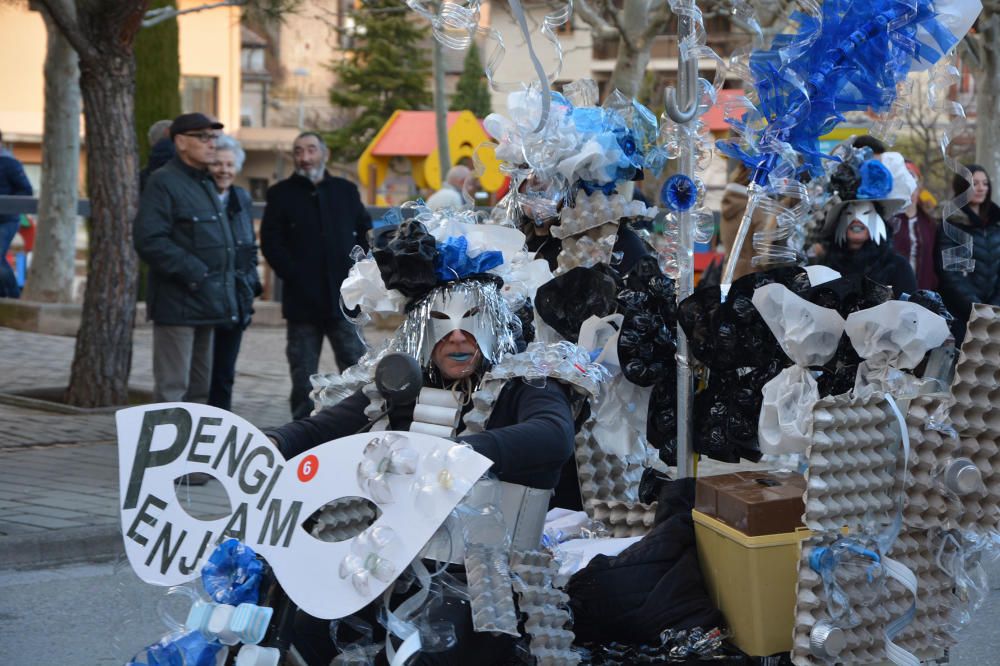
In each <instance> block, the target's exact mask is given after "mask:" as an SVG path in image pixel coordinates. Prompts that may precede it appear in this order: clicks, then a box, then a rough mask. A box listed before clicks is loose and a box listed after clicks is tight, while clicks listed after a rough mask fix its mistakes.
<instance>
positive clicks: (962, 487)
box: [945, 458, 983, 495]
mask: <svg viewBox="0 0 1000 666" xmlns="http://www.w3.org/2000/svg"><path fill="white" fill-rule="evenodd" d="M982 482H983V475H982V473H981V472H980V471H979V468H978V467H976V465H975V463H973V462H972V461H971V460H969V459H968V458H959V459H958V460H955V461H954V462H952V463H951V464H950V465H948V469H947V471H946V472H945V486H946V487H947V488H948V490H950V491H951V492H953V493H955V494H956V495H967V494H969V493H971V492H973V491H975V490H976V488H978V487H979V486H980V484H982Z"/></svg>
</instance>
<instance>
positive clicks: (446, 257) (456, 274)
mask: <svg viewBox="0 0 1000 666" xmlns="http://www.w3.org/2000/svg"><path fill="white" fill-rule="evenodd" d="M437 249H438V253H437V257H435V259H434V272H435V273H436V274H437V276H438V277H439V278H440V279H442V280H455V279H458V278H464V277H468V276H469V275H475V274H477V273H485V272H486V271H488V270H490V269H491V268H496V267H497V266H499V265H500V264H502V263H503V253H502V252H500V251H499V250H487V251H485V252H481V253H479V254H478V255H477V256H475V257H470V256H469V241H468V239H467V238H466V237H465V236H449V237H448V238H447V239H445V241H444V242H443V243H439V244H438V246H437Z"/></svg>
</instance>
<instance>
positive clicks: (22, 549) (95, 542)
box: [0, 524, 123, 569]
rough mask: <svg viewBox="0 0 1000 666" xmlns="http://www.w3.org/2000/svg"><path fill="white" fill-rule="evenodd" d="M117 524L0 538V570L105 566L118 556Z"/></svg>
mask: <svg viewBox="0 0 1000 666" xmlns="http://www.w3.org/2000/svg"><path fill="white" fill-rule="evenodd" d="M122 550H123V548H122V537H121V529H120V526H119V525H117V524H108V525H88V526H86V527H70V528H66V529H61V530H50V531H46V532H37V533H33V534H24V535H18V536H5V537H0V569H43V568H48V567H52V566H57V565H62V564H76V563H80V562H105V561H108V560H112V559H114V558H115V556H116V555H118V554H119V553H121V552H122Z"/></svg>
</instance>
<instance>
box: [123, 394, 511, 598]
mask: <svg viewBox="0 0 1000 666" xmlns="http://www.w3.org/2000/svg"><path fill="white" fill-rule="evenodd" d="M116 419H117V426H118V467H119V470H118V472H119V479H120V488H121V498H120V509H121V524H122V535H123V538H124V541H125V552H126V554H127V555H128V559H129V563H130V564H131V565H132V568H133V569H134V570H135V572H136V573H137V574H138V575H139V577H140V578H142V579H143V580H144V581H146V582H148V583H153V584H156V585H176V584H179V583H183V582H185V581H188V580H191V579H193V578H195V577H197V576H198V575H199V574H200V571H201V567H202V565H203V564H204V563H205V562H206V561H207V559H208V557H209V556H210V555H211V553H212V551H213V550H214V549H215V546H216V545H217V544H218V543H220V542H222V541H224V540H225V539H228V538H236V539H239V540H240V541H242V542H243V543H245V544H246V545H247V546H249V547H250V548H252V549H253V550H254V551H255V552H257V553H259V554H261V555H262V556H264V557H265V558H266V559H267V561H268V563H269V564H270V565H271V566H272V567H273V569H274V572H275V575H276V576H277V578H278V581H279V582H280V583H281V585H282V587H283V588H284V590H285V592H287V594H288V596H289V597H290V598H291V600H292V601H293V602H295V603H296V604H297V605H298V606H299V607H300V608H302V610H304V611H306V612H307V613H309V614H310V615H313V616H315V617H320V618H339V617H344V616H346V615H350V614H351V613H354V612H356V611H358V610H360V609H361V608H362V607H364V606H365V605H366V604H368V603H369V602H370V601H372V600H373V599H375V598H376V597H377V596H378V595H379V594H381V592H382V591H384V589H385V588H386V587H388V585H389V581H383V580H381V578H377V577H375V576H373V577H371V578H370V579H368V580H369V582H370V585H368V586H363V587H365V588H367V589H365V592H362V591H360V590H359V589H358V586H357V585H356V584H354V583H352V576H351V575H350V569H351V567H352V566H353V567H355V568H356V566H357V563H358V562H359V561H360V562H365V561H369V562H370V561H371V559H372V558H371V557H367V556H366V553H365V552H362V551H364V548H365V547H368V548H371V547H372V546H371V545H370V543H371V542H372V539H369V538H367V537H370V536H371V535H372V533H373V532H372V531H373V530H377V531H380V532H381V533H382V536H384V535H385V534H386V533H388V534H391V536H392V538H391V540H389V541H388V542H387V543H386V542H383V541H382V540H379V547H378V552H377V555H378V558H379V559H380V561H381V562H382V563H383V564H384V565H391V566H387V567H386V568H387V569H391V571H394V572H395V575H398V574H399V573H401V572H402V571H403V570H404V569H405V568H406V566H407V565H408V564H409V563H410V561H412V560H413V558H414V557H416V556H417V554H418V553H419V551H420V549H421V548H422V547H423V546H424V545H425V544H426V543H427V542H428V541H429V540H430V538H431V537H432V536H433V534H434V532H435V531H436V530H437V529H438V527H440V525H441V524H442V523H443V522H444V520H445V518H446V517H447V516H448V514H449V513H450V512H451V510H452V509H453V508H454V507H455V506H456V505H457V504H458V502H459V501H460V500H461V499H462V497H463V496H464V495H465V493H466V492H468V490H469V488H471V486H472V484H473V483H474V482H475V480H476V479H478V478H479V477H480V476H481V475H482V474H483V473H484V472H485V471H486V470H487V469H489V467H490V464H491V463H490V461H489V459H487V458H486V457H484V456H481V455H479V454H478V453H475V452H474V451H473V450H472V449H471V448H469V447H466V446H462V445H457V444H456V443H455V442H452V441H450V440H446V439H442V438H439V437H433V436H430V435H423V434H419V433H409V432H405V433H403V432H401V433H384V432H376V433H366V434H360V435H352V436H350V437H344V438H341V439H338V440H334V441H331V442H327V443H326V444H323V445H321V446H318V447H316V448H313V449H311V450H309V451H306V452H305V453H302V454H300V455H298V456H296V457H295V458H293V459H291V460H287V461H286V460H285V459H284V458H283V457H282V455H281V453H280V452H279V451H278V449H277V447H275V446H274V444H273V443H272V442H271V441H270V440H269V439H268V438H267V437H266V436H264V434H263V433H261V432H260V431H259V430H258V429H257V428H255V427H254V426H253V425H252V424H250V423H248V422H247V421H245V420H243V419H241V418H240V417H238V416H236V415H235V414H231V413H229V412H226V411H224V410H221V409H217V408H214V407H209V406H206V405H196V404H188V403H162V404H155V405H144V406H141V407H132V408H129V409H123V410H121V411H119V412H118V413H117V415H116ZM387 435H389V437H388V438H387V437H386V436H387ZM379 438H382V439H379ZM390 440H391V441H392V442H393V447H392V448H393V450H395V451H397V453H398V454H399V455H400V456H402V457H403V458H405V459H406V460H408V461H411V463H412V464H410V465H408V466H407V469H405V470H403V471H402V472H401V473H395V472H393V470H394V469H396V467H399V466H396V467H393V466H392V465H391V464H390V463H389V458H388V457H386V455H385V450H386V448H387V447H386V446H376V445H375V444H377V443H378V442H388V441H390ZM377 456H382V457H381V458H380V459H378V460H375V459H373V457H377ZM362 463H365V466H364V469H365V470H368V471H367V472H365V471H362V470H361V466H362ZM191 472H207V473H209V474H211V475H212V476H214V477H215V478H216V479H218V480H219V481H220V482H221V483H222V485H223V486H224V487H225V489H226V491H227V493H228V495H229V502H230V508H231V510H232V513H231V514H230V515H229V516H226V517H223V518H219V519H216V520H200V519H198V518H194V517H192V516H191V515H190V514H188V513H187V512H186V511H185V510H184V508H183V507H182V506H181V503H180V502H179V500H178V498H177V491H176V490H175V486H174V480H175V479H176V478H177V477H179V476H182V475H184V474H188V473H191ZM375 472H379V473H380V475H379V480H378V483H377V484H371V483H369V481H370V480H371V474H373V473H375ZM366 474H367V476H366ZM438 479H441V480H442V483H440V484H439V485H435V484H437V480H438ZM373 486H377V487H374V489H373ZM373 494H378V495H379V497H380V498H381V500H382V501H376V500H375V498H374V497H373ZM418 495H420V499H421V500H422V501H416V500H417V499H418V497H417V496H418ZM387 496H388V497H390V498H391V501H386V497H387ZM342 497H363V498H365V499H368V500H369V501H371V502H373V503H374V504H376V505H377V506H378V508H379V510H380V511H381V515H380V516H379V518H378V519H377V520H376V521H375V523H374V524H373V525H372V526H370V527H369V528H368V529H367V530H365V532H363V533H362V535H359V536H358V537H355V538H353V539H348V540H346V541H340V542H336V543H333V542H325V541H320V540H319V539H316V538H314V537H312V536H311V535H310V534H308V533H307V532H306V531H305V529H303V527H302V522H303V521H304V520H305V519H306V518H308V517H309V516H310V515H312V514H313V512H315V511H316V510H317V509H318V508H320V507H321V506H323V505H324V504H326V503H328V502H331V501H333V500H335V499H338V498H342ZM418 507H419V509H418ZM384 528H389V532H386V530H385V529H384ZM359 539H360V541H359ZM355 542H357V543H355ZM352 545H353V550H352ZM359 554H360V558H358V557H357V556H358V555H359ZM352 555H354V557H353V559H349V560H348V562H349V563H350V565H348V566H347V569H348V572H347V575H346V577H345V575H344V562H345V558H348V557H349V556H352ZM379 573H380V574H381V575H382V577H385V569H383V570H380V571H379Z"/></svg>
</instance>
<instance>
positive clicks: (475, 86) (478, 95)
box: [450, 42, 493, 118]
mask: <svg viewBox="0 0 1000 666" xmlns="http://www.w3.org/2000/svg"><path fill="white" fill-rule="evenodd" d="M491 102H492V100H491V98H490V86H489V83H488V82H487V80H486V72H484V71H483V63H482V61H481V60H480V59H479V47H478V46H476V43H475V42H472V46H470V47H469V51H468V53H466V54H465V62H464V63H463V65H462V75H461V76H460V77H459V79H458V84H457V85H456V86H455V96H454V97H452V98H451V107H450V108H451V110H452V111H465V110H468V111H472V113H473V114H475V116H476V117H477V118H485V117H486V116H488V115H490V114H491V113H493V106H492V103H491Z"/></svg>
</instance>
